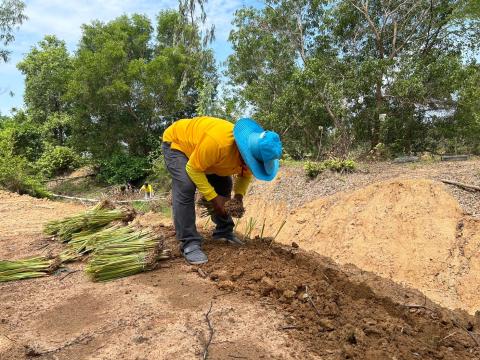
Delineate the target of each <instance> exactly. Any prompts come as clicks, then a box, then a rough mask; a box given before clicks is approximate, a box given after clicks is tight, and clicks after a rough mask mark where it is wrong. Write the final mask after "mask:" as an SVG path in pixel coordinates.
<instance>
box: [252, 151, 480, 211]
mask: <svg viewBox="0 0 480 360" xmlns="http://www.w3.org/2000/svg"><path fill="white" fill-rule="evenodd" d="M395 178H403V179H431V180H440V179H447V180H454V181H458V182H463V183H467V184H472V185H477V186H480V160H478V159H473V160H469V161H460V162H419V163H410V164H393V163H387V162H378V163H362V164H360V168H359V171H357V172H355V173H352V174H338V173H336V172H330V171H326V172H324V173H322V174H320V175H319V176H318V177H317V178H316V179H314V180H310V179H308V178H307V177H306V176H305V172H304V170H303V168H302V167H301V166H298V165H293V166H291V165H290V166H283V167H281V169H280V173H279V175H278V176H277V177H276V178H275V180H273V181H272V182H262V181H256V182H255V183H254V184H253V186H252V187H251V189H250V191H249V193H250V194H251V195H254V196H257V197H258V196H259V197H263V196H264V195H265V196H264V197H265V198H268V199H272V200H273V201H274V202H281V203H284V204H285V205H286V206H287V207H288V208H289V209H295V208H297V207H299V206H303V205H304V204H306V203H309V202H310V201H313V200H315V199H318V198H320V197H326V196H330V195H334V194H336V193H338V192H348V191H352V190H356V189H361V188H363V187H365V186H368V185H371V184H374V183H377V182H380V181H385V180H388V179H395ZM447 189H448V191H449V192H450V193H451V194H452V195H453V196H454V197H455V198H456V199H457V200H458V201H459V203H460V205H461V206H462V208H463V209H464V210H465V211H466V212H467V213H469V214H472V215H477V216H480V192H466V191H464V190H461V189H459V188H457V187H455V186H447Z"/></svg>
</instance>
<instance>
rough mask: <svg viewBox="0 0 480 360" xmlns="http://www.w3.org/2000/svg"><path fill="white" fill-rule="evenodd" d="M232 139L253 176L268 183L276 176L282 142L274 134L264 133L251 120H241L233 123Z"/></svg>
mask: <svg viewBox="0 0 480 360" xmlns="http://www.w3.org/2000/svg"><path fill="white" fill-rule="evenodd" d="M233 137H234V138H235V142H236V143H237V147H238V150H239V151H240V154H241V155H242V158H243V160H244V161H245V163H246V164H247V166H248V168H249V169H250V170H251V171H252V173H253V176H255V177H256V178H257V179H260V180H265V181H270V180H272V179H273V178H274V177H275V175H277V172H278V167H279V159H280V157H281V156H282V142H281V141H280V136H278V134H277V133H276V132H273V131H265V130H263V128H262V127H261V126H260V125H258V124H257V123H256V122H255V121H253V120H252V119H249V118H243V119H239V120H238V121H237V122H236V123H235V126H234V127H233Z"/></svg>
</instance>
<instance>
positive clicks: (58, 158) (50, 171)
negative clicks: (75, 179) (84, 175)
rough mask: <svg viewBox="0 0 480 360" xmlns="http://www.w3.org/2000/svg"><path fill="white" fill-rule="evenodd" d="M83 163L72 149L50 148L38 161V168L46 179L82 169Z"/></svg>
mask: <svg viewBox="0 0 480 360" xmlns="http://www.w3.org/2000/svg"><path fill="white" fill-rule="evenodd" d="M81 163H82V161H81V158H80V156H79V155H77V154H76V153H75V152H74V151H73V150H72V149H71V148H68V147H66V146H55V147H49V148H47V149H46V150H45V152H44V153H43V155H42V156H41V158H40V159H39V160H38V161H37V168H38V170H39V171H40V173H41V174H43V175H44V176H46V177H53V176H58V175H62V174H65V173H67V172H69V171H72V170H75V169H77V168H78V167H80V165H81Z"/></svg>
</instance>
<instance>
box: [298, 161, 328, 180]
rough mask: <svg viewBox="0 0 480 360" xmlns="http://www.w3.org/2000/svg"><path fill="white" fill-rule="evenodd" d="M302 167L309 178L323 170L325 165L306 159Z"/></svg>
mask: <svg viewBox="0 0 480 360" xmlns="http://www.w3.org/2000/svg"><path fill="white" fill-rule="evenodd" d="M303 169H304V170H305V174H306V175H307V176H308V177H309V178H310V179H315V178H316V177H317V176H318V175H319V174H320V173H321V172H323V171H324V170H325V165H324V164H323V163H319V162H313V161H306V162H305V164H304V165H303Z"/></svg>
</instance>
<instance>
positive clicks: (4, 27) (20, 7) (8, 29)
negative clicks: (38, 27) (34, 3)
mask: <svg viewBox="0 0 480 360" xmlns="http://www.w3.org/2000/svg"><path fill="white" fill-rule="evenodd" d="M24 10H25V3H24V2H23V1H19V0H2V1H1V2H0V44H1V45H3V46H5V47H6V46H8V45H9V44H10V43H11V42H13V41H14V40H15V36H14V34H13V31H14V30H15V27H16V26H17V25H21V24H22V23H23V22H24V21H25V20H26V19H27V17H26V16H25V15H24ZM10 53H11V52H10V51H9V50H7V49H6V48H2V47H0V60H2V61H3V62H7V61H8V58H9V56H10Z"/></svg>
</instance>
